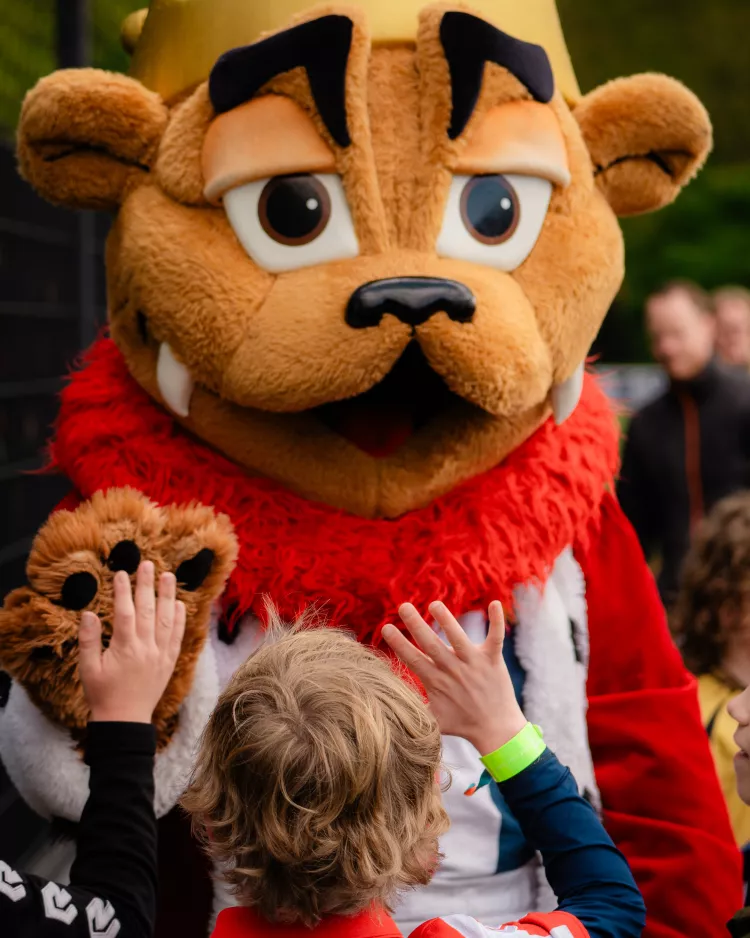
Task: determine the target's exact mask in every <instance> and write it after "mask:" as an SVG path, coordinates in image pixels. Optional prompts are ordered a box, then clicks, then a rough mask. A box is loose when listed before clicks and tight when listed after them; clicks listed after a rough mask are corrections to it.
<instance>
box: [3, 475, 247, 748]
mask: <svg viewBox="0 0 750 938" xmlns="http://www.w3.org/2000/svg"><path fill="white" fill-rule="evenodd" d="M236 557H237V542H236V539H235V536H234V532H233V530H232V526H231V523H230V521H229V519H228V518H227V517H226V516H225V515H218V514H216V513H214V511H213V510H212V509H211V508H208V507H206V506H205V505H199V504H189V505H179V506H178V505H169V506H167V507H160V506H158V505H155V504H154V503H153V502H151V501H149V500H148V499H147V498H145V497H144V496H143V495H141V494H140V493H139V492H136V491H134V490H132V489H111V490H110V491H108V492H106V493H101V492H98V493H97V494H95V495H94V496H93V498H92V499H91V500H90V501H88V502H84V503H83V504H81V505H80V506H79V507H78V508H77V509H76V510H75V511H58V512H56V513H55V514H53V515H52V516H51V517H50V519H49V520H48V521H47V523H46V524H45V525H44V527H43V528H42V529H41V531H40V532H39V534H38V535H37V537H36V539H35V541H34V544H33V546H32V548H31V553H30V555H29V559H28V563H27V567H26V573H27V577H28V581H29V586H25V587H22V588H21V589H17V590H14V591H13V592H12V593H10V594H9V596H8V597H7V598H6V600H5V606H4V608H3V609H2V610H0V667H2V668H3V669H4V670H5V671H7V672H8V673H9V674H10V675H11V676H12V677H13V678H15V680H17V681H18V682H19V683H20V684H22V685H23V686H24V687H25V689H26V691H27V692H28V694H29V695H30V696H31V698H32V699H33V700H34V702H35V703H36V704H37V706H38V707H39V708H40V709H41V710H42V711H43V712H44V713H45V714H46V715H47V716H48V717H50V718H51V719H52V720H53V721H55V722H56V723H60V724H62V725H64V726H66V727H68V728H69V729H70V730H72V731H73V732H74V734H76V735H78V734H79V733H80V731H82V730H83V728H84V727H85V725H86V721H87V719H88V707H87V706H86V701H85V699H84V696H83V692H82V689H81V685H80V682H79V680H78V626H79V623H80V615H81V612H82V611H83V610H84V609H88V610H91V611H92V612H95V613H96V614H97V615H98V616H99V617H100V619H101V621H102V626H103V639H102V640H103V644H104V645H105V646H106V645H107V644H108V642H109V638H110V636H111V634H112V609H113V579H114V575H115V573H116V572H117V571H118V570H124V571H125V572H126V573H127V574H128V575H129V576H131V577H133V578H134V576H135V572H136V570H137V569H138V565H139V564H140V562H141V561H142V560H151V561H152V562H153V564H154V568H155V575H156V577H157V580H158V577H159V576H160V574H162V573H164V572H166V571H171V572H173V573H174V574H175V576H176V578H177V592H178V597H179V598H180V599H181V600H182V601H183V602H184V603H185V606H186V609H187V628H186V631H185V638H184V641H183V645H182V650H181V652H180V658H179V660H178V662H177V665H176V667H175V671H174V674H173V675H172V679H171V680H170V682H169V685H168V686H167V689H166V691H165V692H164V695H163V696H162V699H161V700H160V702H159V705H158V707H157V710H156V712H155V714H154V723H155V725H156V727H157V731H158V735H159V743H160V745H161V746H163V745H165V744H166V742H167V741H168V740H169V738H170V737H171V735H172V732H173V731H174V729H175V727H176V725H177V719H178V713H179V708H180V704H181V703H182V701H183V700H184V698H185V696H186V694H187V693H188V692H189V690H190V686H191V683H192V679H193V673H194V670H195V665H196V662H197V660H198V656H199V655H200V652H201V650H202V648H203V645H204V643H205V640H206V637H207V634H208V624H209V620H210V614H211V606H212V604H213V602H214V601H215V600H216V599H217V598H218V597H219V596H220V595H221V592H222V590H223V588H224V584H225V582H226V579H227V577H228V576H229V574H230V573H231V570H232V567H233V566H234V562H235V560H236ZM0 696H2V693H1V688H0ZM6 696H7V691H6Z"/></svg>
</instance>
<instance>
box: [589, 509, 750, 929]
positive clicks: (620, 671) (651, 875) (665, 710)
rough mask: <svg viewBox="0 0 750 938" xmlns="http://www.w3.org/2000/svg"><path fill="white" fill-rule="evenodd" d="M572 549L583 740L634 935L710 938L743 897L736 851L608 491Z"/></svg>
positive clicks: (701, 739) (680, 671)
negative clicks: (586, 636)
mask: <svg viewBox="0 0 750 938" xmlns="http://www.w3.org/2000/svg"><path fill="white" fill-rule="evenodd" d="M576 556H577V558H578V560H579V563H580V564H581V567H582V569H583V572H584V576H585V578H586V597H587V602H588V611H589V627H590V635H591V658H590V669H589V682H588V696H589V720H588V723H589V741H590V745H591V752H592V755H593V759H594V765H595V767H596V776H597V781H598V784H599V786H600V790H601V794H602V803H603V806H604V814H605V821H606V824H607V826H608V829H609V832H610V833H611V835H612V837H613V838H614V840H615V842H616V843H617V845H618V846H619V847H620V849H621V850H622V851H623V853H624V854H625V856H626V857H627V859H628V861H629V862H630V865H631V868H632V870H633V873H634V875H635V878H636V881H637V882H638V885H639V886H640V888H641V891H642V893H643V897H644V899H645V901H646V908H647V910H648V915H647V924H646V930H645V932H644V935H645V936H647V938H681V936H684V935H706V936H709V935H711V936H716V938H719V936H720V935H723V934H725V933H726V932H725V925H724V923H725V922H726V921H727V920H728V919H729V918H730V917H731V916H732V915H733V914H734V913H735V912H736V910H737V909H738V908H739V907H740V906H741V904H742V888H741V886H742V877H741V868H740V855H739V851H738V850H737V848H736V846H735V843H734V840H733V837H732V833H731V829H730V826H729V820H728V817H727V811H726V808H725V806H724V801H723V797H722V794H721V790H720V788H719V784H718V781H717V778H716V772H715V770H714V766H713V763H712V760H711V755H710V751H709V746H708V739H707V736H706V733H705V730H704V729H703V726H702V725H701V721H700V714H699V710H698V700H697V694H696V689H695V682H694V680H693V679H692V677H691V676H690V675H689V674H688V673H687V671H686V670H685V668H684V666H683V664H682V661H681V659H680V655H679V652H678V651H677V649H676V647H675V645H674V643H673V642H672V639H671V637H670V634H669V631H668V629H667V623H666V618H665V615H664V611H663V608H662V605H661V603H660V601H659V596H658V593H657V590H656V585H655V583H654V580H653V577H652V576H651V573H650V572H649V570H648V568H647V566H646V564H645V562H644V559H643V554H642V552H641V549H640V547H639V544H638V540H637V538H636V535H635V532H634V531H633V529H632V527H631V526H630V524H629V522H628V521H627V519H626V518H625V515H624V514H623V512H622V510H621V508H620V506H619V505H618V503H617V501H616V499H615V497H614V496H613V495H607V496H606V497H605V500H604V504H603V507H602V518H601V524H600V527H599V529H598V531H597V532H596V534H595V535H594V536H593V537H592V538H591V540H590V541H589V543H587V544H585V545H580V546H579V547H578V548H577V549H576Z"/></svg>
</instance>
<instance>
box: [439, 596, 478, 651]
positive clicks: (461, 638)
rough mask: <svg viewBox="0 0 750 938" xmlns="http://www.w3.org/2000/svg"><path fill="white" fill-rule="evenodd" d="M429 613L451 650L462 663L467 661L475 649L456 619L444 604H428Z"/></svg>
mask: <svg viewBox="0 0 750 938" xmlns="http://www.w3.org/2000/svg"><path fill="white" fill-rule="evenodd" d="M430 612H431V613H432V614H433V616H435V621H436V622H437V624H438V625H439V626H440V628H441V629H442V630H443V632H444V633H445V637H446V638H447V639H448V641H449V642H450V643H451V648H452V649H453V650H454V651H455V653H456V654H457V655H458V657H459V658H460V659H461V660H462V661H468V660H469V658H470V657H471V654H472V652H473V651H474V650H475V649H474V646H473V645H472V643H471V640H470V639H469V637H468V636H467V634H466V632H464V630H463V629H462V628H461V624H460V623H459V621H458V619H456V617H455V616H454V615H453V613H452V612H451V611H450V609H448V607H447V606H446V605H445V603H441V602H435V603H430Z"/></svg>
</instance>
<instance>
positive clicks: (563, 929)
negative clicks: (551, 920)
mask: <svg viewBox="0 0 750 938" xmlns="http://www.w3.org/2000/svg"><path fill="white" fill-rule="evenodd" d="M550 935H551V936H552V938H573V932H572V931H571V930H570V929H569V928H568V926H567V925H555V927H554V928H553V929H552V931H551V932H550Z"/></svg>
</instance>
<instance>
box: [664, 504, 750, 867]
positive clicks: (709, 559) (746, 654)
mask: <svg viewBox="0 0 750 938" xmlns="http://www.w3.org/2000/svg"><path fill="white" fill-rule="evenodd" d="M672 626H673V630H674V632H675V637H676V639H677V643H678V645H679V646H680V650H681V652H682V655H683V658H684V659H685V664H686V665H687V667H688V668H689V669H690V671H692V672H693V674H695V676H696V677H697V678H698V698H699V702H700V708H701V717H702V719H703V725H704V726H705V727H706V732H707V733H708V737H709V741H710V744H711V752H712V754H713V757H714V761H715V763H716V770H717V773H718V775H719V781H720V782H721V787H722V790H723V792H724V797H725V798H726V801H727V807H728V809H729V816H730V820H731V822H732V828H733V830H734V834H735V837H736V838H737V844H738V846H739V847H740V848H747V846H748V844H750V807H748V806H747V805H746V804H745V803H744V802H743V801H742V799H741V798H740V796H739V794H738V792H737V789H736V786H735V775H734V758H735V755H736V754H737V750H738V747H737V744H736V743H735V742H734V739H733V736H734V732H735V730H736V729H737V723H736V722H735V720H734V719H733V718H732V716H731V715H730V712H729V710H728V709H727V708H728V706H730V701H731V700H732V698H734V697H736V696H737V695H738V694H740V693H741V692H742V691H743V690H744V689H745V688H746V687H750V492H742V493H738V494H736V495H731V496H730V497H729V498H726V499H723V500H722V501H721V502H719V503H718V504H717V505H716V506H715V507H714V508H713V510H712V511H711V513H710V514H709V515H708V517H707V518H705V519H704V521H703V522H702V523H701V524H700V525H699V526H698V528H697V530H696V533H695V538H694V541H693V544H692V546H691V548H690V551H689V553H688V555H687V557H686V560H685V567H684V574H683V577H682V580H681V584H680V591H679V594H678V598H677V602H676V604H675V607H674V610H673V615H672ZM730 709H731V707H730ZM746 856H747V853H746Z"/></svg>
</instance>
